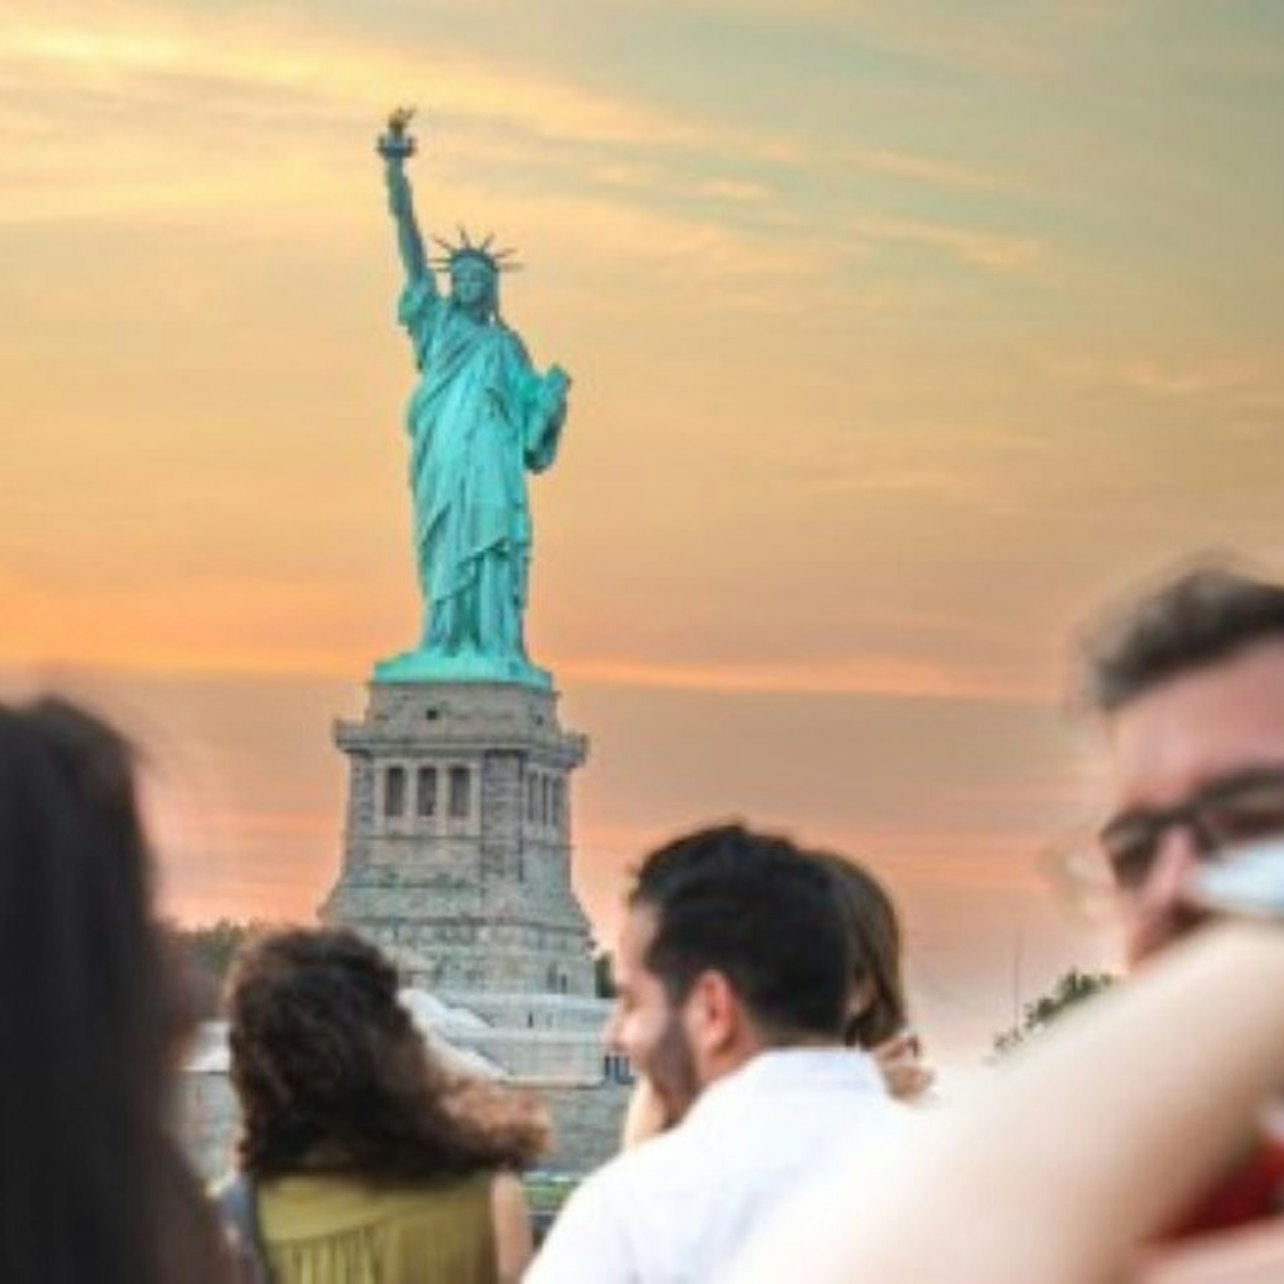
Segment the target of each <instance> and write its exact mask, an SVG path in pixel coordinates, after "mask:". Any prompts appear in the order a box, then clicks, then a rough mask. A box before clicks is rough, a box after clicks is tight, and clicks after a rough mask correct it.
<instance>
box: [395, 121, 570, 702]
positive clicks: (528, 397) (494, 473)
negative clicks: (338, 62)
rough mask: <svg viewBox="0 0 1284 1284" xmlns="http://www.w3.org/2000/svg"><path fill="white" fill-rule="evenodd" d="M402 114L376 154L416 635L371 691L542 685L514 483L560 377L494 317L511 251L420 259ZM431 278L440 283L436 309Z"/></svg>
mask: <svg viewBox="0 0 1284 1284" xmlns="http://www.w3.org/2000/svg"><path fill="white" fill-rule="evenodd" d="M412 114H413V109H410V108H398V109H397V110H396V111H394V112H393V113H392V115H391V116H389V118H388V128H387V131H386V132H385V133H384V134H383V135H382V136H381V137H380V138H379V141H378V144H377V150H378V152H379V155H380V156H382V157H383V161H384V178H385V180H386V183H387V188H388V203H389V207H390V209H391V211H392V216H393V219H394V220H395V222H396V225H397V245H398V248H399V250H400V252H401V261H402V264H403V266H404V267H405V272H406V284H405V287H404V289H403V290H402V292H401V301H400V306H399V308H398V318H399V320H400V321H401V324H402V325H404V326H405V327H406V329H407V331H409V334H410V338H411V341H412V343H413V344H414V351H415V361H416V364H417V366H418V368H419V372H420V378H419V385H418V387H417V388H416V389H415V391H414V394H413V395H412V397H411V399H410V406H409V409H408V411H407V415H406V426H407V429H408V431H409V434H410V487H411V493H412V495H413V497H414V519H415V520H414V530H415V549H416V552H417V555H418V563H419V583H420V587H421V589H422V591H423V598H424V606H425V611H426V616H427V619H426V624H425V626H424V631H423V637H422V640H421V642H420V644H419V646H418V648H416V649H415V650H413V651H408V652H406V653H405V654H404V655H399V656H397V657H396V658H395V659H392V660H385V661H382V662H380V663H379V664H377V665H376V666H375V678H376V680H377V681H380V682H407V681H464V682H519V683H524V684H527V685H530V686H538V687H548V686H550V685H551V679H550V677H549V675H548V673H547V672H546V671H545V670H543V669H539V668H536V667H535V666H534V665H533V664H531V662H530V660H529V659H528V657H527V655H526V643H525V640H524V638H523V630H522V618H523V615H524V613H525V610H526V584H527V576H528V571H529V567H530V552H531V518H530V505H529V502H528V500H527V495H526V473H527V470H529V471H531V472H542V471H543V470H544V469H545V468H548V467H549V465H551V464H552V462H553V460H554V459H555V458H556V455H557V447H558V442H559V440H560V437H561V431H562V423H563V421H564V420H565V418H566V394H567V390H568V388H569V387H570V379H569V377H568V376H567V374H566V372H565V371H564V370H562V369H560V368H559V367H558V366H553V367H551V368H550V370H549V371H548V373H547V374H544V375H541V374H539V373H538V372H537V371H536V370H535V368H534V367H533V366H532V364H531V359H530V357H529V355H528V354H527V352H526V348H525V346H524V344H523V343H522V341H521V339H520V338H519V336H518V335H517V334H516V333H515V332H514V331H512V330H510V329H509V328H508V326H506V325H505V324H504V322H503V321H502V320H501V318H500V314H499V277H500V273H501V272H502V271H505V270H506V269H508V268H510V267H512V266H514V265H513V264H512V263H511V262H510V261H509V255H510V254H511V251H508V250H492V249H491V240H492V238H491V237H489V236H488V237H486V238H485V239H484V240H482V241H479V242H473V241H472V240H470V239H469V237H468V234H467V233H466V232H465V231H464V230H463V229H462V228H461V229H460V241H459V243H458V244H450V243H448V242H445V241H441V240H439V239H438V238H436V237H434V238H433V239H434V240H435V241H437V244H438V245H440V246H441V248H442V251H443V253H442V255H441V256H440V257H437V258H434V259H431V260H430V259H429V257H428V255H427V253H426V252H425V249H424V241H423V236H422V234H421V232H420V229H419V225H418V223H417V222H416V220H415V212H414V205H413V201H412V198H411V192H410V183H409V181H408V180H407V178H406V174H405V163H406V161H407V160H408V159H409V158H410V157H411V156H413V155H414V152H415V140H414V138H413V137H412V136H411V135H410V134H409V133H408V132H407V126H408V125H409V123H410V118H411V116H412ZM434 268H442V269H444V270H445V271H446V272H447V274H448V275H449V278H450V293H449V295H448V296H447V297H445V298H443V297H442V295H441V293H440V292H439V290H438V287H437V280H436V277H435V275H434Z"/></svg>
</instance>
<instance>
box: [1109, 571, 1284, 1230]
mask: <svg viewBox="0 0 1284 1284" xmlns="http://www.w3.org/2000/svg"><path fill="white" fill-rule="evenodd" d="M1086 654H1087V662H1088V663H1087V674H1086V677H1087V683H1086V686H1087V696H1088V701H1089V704H1090V706H1091V708H1092V709H1093V710H1094V711H1095V713H1096V714H1097V715H1098V717H1099V718H1100V720H1101V723H1102V726H1103V729H1104V731H1105V735H1106V741H1107V744H1108V748H1109V763H1110V769H1111V776H1110V778H1111V788H1112V793H1113V813H1112V815H1111V817H1110V819H1108V820H1107V821H1106V823H1105V824H1104V825H1103V826H1102V828H1101V830H1100V832H1099V835H1098V847H1099V850H1100V855H1101V856H1102V857H1103V858H1104V861H1105V863H1106V865H1107V867H1108V870H1109V873H1110V875H1111V877H1112V879H1113V883H1114V887H1115V893H1116V896H1115V899H1116V902H1117V906H1118V911H1119V917H1120V920H1121V922H1122V925H1123V930H1124V938H1125V940H1124V945H1125V952H1126V956H1127V959H1128V962H1129V964H1130V965H1131V966H1133V967H1134V968H1136V967H1138V966H1140V965H1142V964H1143V963H1145V962H1146V961H1147V960H1149V959H1151V958H1153V957H1154V956H1155V955H1157V954H1158V953H1160V952H1162V951H1163V950H1165V949H1166V948H1168V947H1169V946H1170V945H1171V944H1173V943H1174V942H1175V941H1178V940H1180V939H1182V938H1183V937H1184V936H1185V935H1187V934H1188V933H1189V932H1190V931H1192V930H1193V929H1194V928H1196V927H1198V926H1200V924H1201V923H1202V922H1204V921H1205V920H1206V918H1207V915H1206V913H1205V912H1203V911H1201V910H1198V909H1196V908H1193V907H1192V905H1191V903H1190V902H1189V901H1187V900H1186V899H1184V898H1183V896H1182V894H1181V893H1182V888H1183V885H1184V883H1185V880H1187V879H1188V878H1190V877H1191V876H1192V874H1193V873H1195V872H1196V871H1197V870H1198V869H1199V867H1200V866H1201V865H1205V864H1208V863H1215V862H1217V861H1219V860H1220V859H1221V857H1222V855H1223V853H1224V852H1225V851H1226V850H1227V849H1228V848H1230V847H1235V846H1237V845H1240V844H1243V843H1246V842H1252V841H1255V840H1258V839H1262V838H1268V837H1272V836H1275V835H1284V586H1282V585H1280V584H1277V583H1272V582H1270V581H1268V580H1265V579H1259V578H1255V577H1252V576H1249V575H1245V574H1241V573H1239V572H1236V571H1232V570H1229V569H1225V568H1221V567H1204V568H1200V569H1196V570H1192V571H1188V572H1185V573H1183V574H1181V575H1179V576H1177V577H1176V578H1173V579H1170V580H1169V581H1167V582H1165V583H1163V584H1162V585H1160V586H1159V587H1158V588H1157V589H1155V590H1153V591H1152V592H1149V593H1146V594H1144V595H1142V596H1140V597H1139V598H1137V599H1135V600H1134V601H1133V602H1131V603H1129V604H1128V605H1127V606H1126V607H1125V608H1124V609H1123V610H1122V611H1120V612H1118V613H1117V614H1116V615H1115V616H1114V617H1113V618H1112V619H1110V620H1108V621H1107V622H1106V623H1105V624H1104V626H1101V627H1099V628H1098V629H1097V630H1096V632H1095V633H1094V634H1093V635H1092V636H1091V637H1090V639H1089V641H1088V644H1087V647H1086ZM1281 1211H1284V1143H1281V1142H1280V1140H1279V1139H1277V1138H1272V1137H1270V1136H1265V1135H1264V1136H1263V1137H1262V1138H1261V1139H1260V1140H1259V1142H1258V1144H1257V1145H1255V1146H1246V1147H1245V1150H1244V1153H1243V1154H1242V1155H1241V1156H1239V1162H1237V1163H1235V1164H1234V1165H1232V1167H1231V1168H1230V1169H1229V1170H1228V1172H1227V1173H1226V1175H1225V1177H1224V1180H1222V1181H1221V1182H1219V1183H1217V1184H1216V1185H1214V1186H1213V1188H1212V1189H1211V1190H1210V1191H1209V1192H1208V1193H1207V1194H1206V1195H1205V1196H1204V1197H1203V1198H1201V1199H1199V1200H1197V1201H1196V1202H1195V1203H1194V1204H1192V1206H1191V1207H1190V1208H1189V1209H1188V1210H1187V1211H1186V1212H1185V1213H1184V1214H1183V1215H1182V1216H1181V1217H1179V1218H1177V1219H1176V1220H1175V1221H1174V1223H1173V1225H1172V1226H1171V1227H1170V1228H1168V1233H1169V1235H1171V1236H1174V1237H1181V1236H1185V1235H1192V1234H1201V1233H1204V1232H1208V1231H1215V1230H1219V1229H1225V1228H1228V1227H1232V1226H1238V1225H1242V1224H1244V1223H1247V1222H1251V1221H1253V1220H1255V1219H1258V1218H1262V1217H1267V1216H1272V1215H1275V1214H1278V1213H1280V1212H1281Z"/></svg>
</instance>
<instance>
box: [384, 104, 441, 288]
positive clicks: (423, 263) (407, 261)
mask: <svg viewBox="0 0 1284 1284" xmlns="http://www.w3.org/2000/svg"><path fill="white" fill-rule="evenodd" d="M414 114H415V109H414V108H413V107H398V108H397V109H396V110H395V111H393V112H392V113H391V114H390V115H389V116H388V128H387V130H386V131H385V132H384V133H382V134H380V135H379V140H378V142H377V143H376V144H375V150H376V151H378V153H379V155H380V156H382V157H383V162H384V167H383V172H384V182H385V183H386V184H387V188H388V210H389V212H390V213H391V214H392V217H393V219H394V220H395V221H396V224H397V249H398V250H399V251H400V254H401V262H402V266H403V267H404V268H405V270H406V283H407V284H408V285H413V284H416V283H419V282H422V283H423V284H424V285H426V286H428V288H429V289H433V288H434V282H433V275H432V270H431V269H430V268H429V266H428V256H427V254H426V253H425V252H424V240H423V236H422V235H421V234H420V231H419V224H418V223H417V222H416V221H415V205H414V199H413V197H412V195H411V191H410V180H409V179H408V178H407V177H406V171H405V164H406V161H407V160H408V159H409V158H410V157H411V156H413V155H414V154H415V140H414V137H413V136H412V135H410V134H409V133H407V132H406V127H407V126H408V125H409V124H410V121H411V118H412V117H413V116H414Z"/></svg>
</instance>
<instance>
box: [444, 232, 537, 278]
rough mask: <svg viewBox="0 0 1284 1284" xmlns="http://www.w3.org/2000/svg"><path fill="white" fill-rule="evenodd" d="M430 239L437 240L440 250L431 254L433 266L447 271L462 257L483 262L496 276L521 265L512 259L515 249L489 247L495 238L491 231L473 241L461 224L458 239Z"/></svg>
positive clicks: (514, 269)
mask: <svg viewBox="0 0 1284 1284" xmlns="http://www.w3.org/2000/svg"><path fill="white" fill-rule="evenodd" d="M432 239H433V240H434V241H436V242H437V244H438V245H439V246H440V247H441V251H442V252H441V253H440V254H437V255H434V256H433V259H432V265H433V267H437V268H445V269H447V270H448V271H449V270H450V269H451V268H453V267H454V266H455V265H456V264H457V263H459V262H461V261H463V260H464V259H475V260H476V261H477V262H479V263H484V264H485V265H486V266H487V267H488V268H489V269H490V270H491V272H492V273H494V274H495V275H496V276H498V275H499V274H500V273H501V272H513V271H516V270H517V269H518V268H520V267H521V264H520V263H518V262H516V261H515V260H514V259H513V255H514V254H516V253H517V251H516V250H512V249H504V250H492V249H491V248H490V247H491V245H492V244H493V243H494V240H495V234H494V233H493V232H490V233H487V235H486V236H484V237H483V238H482V239H481V240H480V241H474V240H473V239H472V238H471V237H470V236H469V235H468V231H467V229H466V228H464V227H463V226H462V225H461V226H460V228H459V240H458V241H453V242H452V241H443V240H442V239H441V237H439V236H434V237H433V238H432Z"/></svg>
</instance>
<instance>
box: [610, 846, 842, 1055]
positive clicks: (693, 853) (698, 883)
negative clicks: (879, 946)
mask: <svg viewBox="0 0 1284 1284" xmlns="http://www.w3.org/2000/svg"><path fill="white" fill-rule="evenodd" d="M629 903H630V904H631V905H634V906H645V907H648V908H650V909H652V910H653V911H654V913H655V915H656V928H655V935H654V937H653V938H652V940H651V943H650V946H649V948H648V950H647V955H646V960H645V961H646V967H647V969H648V970H649V971H651V972H652V973H654V974H655V975H656V976H657V977H659V979H660V981H661V982H662V983H663V985H664V987H665V990H666V992H667V994H668V996H669V999H670V1001H671V1002H674V1003H681V1002H683V1001H684V1000H685V999H686V998H687V996H688V995H689V994H690V992H691V988H692V986H693V985H694V984H695V981H696V979H697V977H699V975H700V974H701V973H702V972H705V971H710V970H712V971H717V972H721V973H722V974H723V975H724V976H726V978H727V979H728V981H730V982H731V984H732V986H733V987H734V988H735V991H736V993H737V994H738V995H739V996H740V998H741V1000H742V1001H743V1003H744V1004H745V1007H746V1008H747V1009H748V1010H749V1013H750V1014H751V1016H752V1017H753V1019H754V1021H755V1023H756V1024H757V1026H758V1027H759V1030H760V1032H761V1033H762V1035H763V1036H764V1037H765V1038H766V1039H768V1040H769V1041H771V1040H775V1039H778V1038H788V1037H789V1036H791V1035H796V1034H801V1033H807V1034H825V1035H832V1036H833V1037H834V1038H838V1037H840V1036H841V1034H842V1029H843V1022H844V1017H845V1014H846V1008H847V998H848V994H849V991H850V987H851V956H850V952H849V949H848V942H847V933H846V931H845V929H844V926H843V922H842V918H841V915H840V913H839V909H838V905H837V902H836V900H835V898H834V895H833V892H832V889H831V887H830V883H829V877H828V875H827V874H826V873H825V872H824V871H823V870H822V869H821V868H820V866H819V865H818V864H817V863H816V862H815V861H814V860H811V859H809V858H808V857H807V855H806V854H805V853H804V852H802V851H801V850H800V849H799V848H798V847H796V846H794V844H793V843H791V842H790V841H789V840H788V839H786V838H779V837H773V836H769V835H765V834H758V833H754V832H752V831H750V830H748V829H746V828H744V827H743V826H742V825H724V826H721V827H719V828H715V829H706V830H702V831H701V832H699V833H695V834H691V835H689V836H687V837H685V838H679V839H677V840H676V841H675V842H672V843H669V844H668V845H667V846H665V847H662V848H660V849H659V850H658V851H656V852H654V853H652V854H651V855H650V856H649V857H648V858H647V860H646V861H645V863H644V864H643V865H642V868H641V870H640V871H639V872H638V876H637V882H636V884H635V886H634V888H633V891H632V893H631V895H630V898H629Z"/></svg>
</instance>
